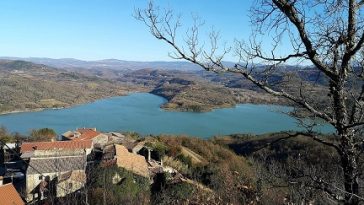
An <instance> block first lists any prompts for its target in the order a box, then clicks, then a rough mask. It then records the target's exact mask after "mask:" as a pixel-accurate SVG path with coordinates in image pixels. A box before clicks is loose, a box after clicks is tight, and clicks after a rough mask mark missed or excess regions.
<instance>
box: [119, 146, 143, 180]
mask: <svg viewBox="0 0 364 205" xmlns="http://www.w3.org/2000/svg"><path fill="white" fill-rule="evenodd" d="M115 150H116V159H117V160H116V164H117V165H118V166H119V167H122V168H124V169H126V170H129V171H132V172H134V173H135V174H137V175H140V176H143V177H149V170H148V163H147V161H146V160H145V158H144V157H143V156H141V155H138V154H134V153H130V152H129V151H128V149H126V147H124V146H123V145H117V144H116V145H115Z"/></svg>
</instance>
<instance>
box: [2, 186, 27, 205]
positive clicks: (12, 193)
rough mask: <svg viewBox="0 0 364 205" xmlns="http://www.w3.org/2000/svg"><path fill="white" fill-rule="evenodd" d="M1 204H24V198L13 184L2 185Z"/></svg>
mask: <svg viewBox="0 0 364 205" xmlns="http://www.w3.org/2000/svg"><path fill="white" fill-rule="evenodd" d="M0 204H1V205H24V204H25V203H24V201H23V199H22V198H21V197H20V195H19V193H18V192H17V191H16V189H15V187H14V186H13V184H11V183H10V184H5V185H0Z"/></svg>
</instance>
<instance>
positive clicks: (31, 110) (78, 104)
mask: <svg viewBox="0 0 364 205" xmlns="http://www.w3.org/2000/svg"><path fill="white" fill-rule="evenodd" d="M133 93H141V92H140V91H133V92H128V93H126V94H123V95H115V96H107V97H102V98H98V99H93V100H91V101H87V102H82V103H76V104H73V105H69V106H63V107H50V108H48V107H45V108H34V109H22V110H12V111H4V112H0V116H2V115H11V114H18V113H32V112H41V111H46V110H62V109H67V108H72V107H76V106H82V105H87V104H90V103H93V102H96V101H98V100H105V99H109V98H113V97H123V96H128V95H130V94H133Z"/></svg>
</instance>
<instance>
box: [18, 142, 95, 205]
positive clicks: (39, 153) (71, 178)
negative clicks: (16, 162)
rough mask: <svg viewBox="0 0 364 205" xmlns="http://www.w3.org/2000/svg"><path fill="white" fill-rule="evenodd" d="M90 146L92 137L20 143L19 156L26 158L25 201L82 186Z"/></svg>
mask: <svg viewBox="0 0 364 205" xmlns="http://www.w3.org/2000/svg"><path fill="white" fill-rule="evenodd" d="M92 149H93V142H92V140H82V141H56V142H30V143H23V144H22V145H21V148H20V152H21V154H22V155H21V157H22V158H23V159H25V160H28V168H27V170H26V180H25V181H26V188H25V191H26V201H27V202H33V201H39V200H43V199H45V198H47V197H48V196H55V197H63V196H65V195H67V194H70V193H73V192H75V191H77V190H79V189H81V188H82V187H84V185H85V183H86V166H87V157H88V156H89V155H90V153H91V152H92Z"/></svg>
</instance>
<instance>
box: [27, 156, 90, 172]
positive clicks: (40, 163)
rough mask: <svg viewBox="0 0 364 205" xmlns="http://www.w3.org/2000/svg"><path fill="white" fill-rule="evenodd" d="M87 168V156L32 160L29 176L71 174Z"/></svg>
mask: <svg viewBox="0 0 364 205" xmlns="http://www.w3.org/2000/svg"><path fill="white" fill-rule="evenodd" d="M85 167H86V157H85V156H64V157H47V158H31V159H30V161H29V167H28V170H27V174H39V173H55V172H69V171H74V170H84V169H85Z"/></svg>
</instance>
